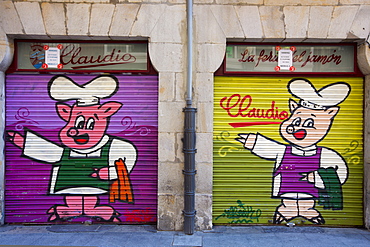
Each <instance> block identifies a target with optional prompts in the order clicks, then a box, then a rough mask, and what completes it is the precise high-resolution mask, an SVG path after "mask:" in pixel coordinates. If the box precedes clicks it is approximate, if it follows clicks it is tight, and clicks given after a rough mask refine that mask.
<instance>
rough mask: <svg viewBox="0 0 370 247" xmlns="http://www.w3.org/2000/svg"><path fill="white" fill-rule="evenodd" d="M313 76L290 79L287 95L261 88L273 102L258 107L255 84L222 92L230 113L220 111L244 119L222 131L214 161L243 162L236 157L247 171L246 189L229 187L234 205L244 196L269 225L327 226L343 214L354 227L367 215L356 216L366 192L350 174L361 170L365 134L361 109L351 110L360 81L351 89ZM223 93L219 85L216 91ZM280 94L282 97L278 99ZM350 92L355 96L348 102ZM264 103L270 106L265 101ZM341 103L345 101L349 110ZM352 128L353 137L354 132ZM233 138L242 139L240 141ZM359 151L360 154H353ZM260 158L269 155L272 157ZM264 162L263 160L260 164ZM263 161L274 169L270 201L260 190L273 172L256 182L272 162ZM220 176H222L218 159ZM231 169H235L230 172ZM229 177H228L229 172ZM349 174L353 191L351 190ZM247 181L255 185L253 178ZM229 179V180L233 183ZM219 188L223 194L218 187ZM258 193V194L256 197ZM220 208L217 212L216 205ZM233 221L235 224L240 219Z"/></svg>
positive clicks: (222, 102) (222, 101) (224, 106)
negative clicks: (356, 202) (252, 87)
mask: <svg viewBox="0 0 370 247" xmlns="http://www.w3.org/2000/svg"><path fill="white" fill-rule="evenodd" d="M334 79H335V78H334ZM280 81H281V80H280ZM312 81H315V79H307V78H293V79H290V80H289V81H287V83H286V87H285V88H286V91H287V93H283V92H282V89H280V91H279V92H280V93H281V94H278V93H276V92H275V93H272V94H263V96H266V97H267V98H265V99H262V98H263V97H261V98H260V99H259V101H257V100H256V101H257V102H263V101H268V103H267V104H262V107H258V103H256V102H255V101H253V100H254V95H258V94H257V93H253V91H252V90H251V89H244V88H242V89H241V91H246V90H251V92H250V93H249V94H246V95H244V94H235V93H234V94H232V95H230V96H226V97H220V100H219V106H220V108H221V109H223V111H224V112H222V111H219V112H220V113H223V114H224V113H225V112H226V113H227V116H228V119H230V117H232V118H234V119H235V120H236V119H239V120H240V119H241V118H243V120H242V121H235V120H234V121H230V122H229V123H228V125H229V127H226V126H225V127H226V128H225V129H224V130H223V131H222V132H221V134H220V136H219V137H216V141H215V142H214V143H215V145H217V147H218V145H224V146H222V147H221V148H219V149H218V154H219V157H217V158H215V160H216V163H218V160H220V161H222V160H223V161H224V162H226V163H228V162H230V161H231V160H232V158H234V157H238V159H239V160H240V159H242V160H243V161H239V160H235V161H234V162H236V163H237V164H238V165H239V164H240V166H236V165H235V163H233V165H231V164H230V166H231V167H230V168H233V167H237V169H238V171H243V169H244V171H243V172H242V174H240V173H239V176H240V177H244V178H245V180H244V181H243V183H242V182H241V181H242V179H241V178H239V179H237V180H235V183H240V187H241V188H242V187H243V186H245V187H246V188H247V190H246V191H245V193H244V194H242V193H240V192H239V190H236V191H235V194H238V195H239V196H237V197H235V198H234V196H235V195H233V194H232V193H231V195H230V197H232V198H233V199H232V201H231V202H232V203H233V204H236V203H235V202H237V201H243V204H244V205H247V206H248V207H250V208H252V207H253V208H258V209H259V210H260V214H259V219H258V221H259V222H256V221H254V222H253V223H263V220H266V221H267V222H266V223H273V224H286V223H289V222H293V223H297V224H302V223H306V224H316V225H321V224H335V220H337V221H340V220H341V218H344V219H343V220H342V223H340V224H342V225H346V224H348V225H353V224H354V225H356V224H359V223H358V222H361V219H355V220H353V219H351V218H352V217H354V215H355V216H356V217H359V218H360V216H359V215H358V211H357V210H360V211H361V209H360V206H359V205H353V204H350V203H353V200H354V201H357V200H358V201H360V198H361V195H360V193H361V192H360V191H361V190H360V189H361V185H360V181H356V180H357V178H352V179H350V177H351V175H352V172H353V174H354V175H352V176H359V174H358V173H361V165H362V164H361V163H362V159H361V157H362V150H361V145H360V143H361V142H362V140H361V135H360V133H356V132H357V129H361V120H362V119H361V117H362V114H361V113H359V115H351V114H352V112H356V111H357V110H356V108H357V107H358V106H357V105H356V104H354V102H358V103H359V104H360V106H361V103H360V101H361V99H357V97H358V95H353V96H352V94H358V93H359V90H358V89H359V88H358V85H354V88H355V90H352V85H351V84H350V83H347V82H346V81H345V80H343V81H339V80H338V81H333V82H329V83H325V84H324V83H321V84H320V86H316V85H315V84H314V83H313V82H312ZM275 87H276V86H275ZM265 90H266V91H267V90H268V89H265ZM217 93H218V92H217V89H216V95H217ZM230 94H231V93H230ZM239 95H240V96H239ZM243 95H244V97H243ZM283 95H286V96H287V97H286V96H284V97H286V98H285V100H286V103H285V104H286V105H287V106H288V109H287V108H284V99H283ZM350 96H351V97H350ZM269 97H271V98H269ZM277 97H280V99H278V100H276V98H277ZM349 97H350V98H351V99H350V100H349V101H350V102H349V104H347V105H346V101H347V98H349ZM253 103H254V104H253ZM264 105H269V106H270V107H263V106H264ZM342 105H344V106H345V107H344V112H343V113H342ZM349 106H351V107H352V108H353V109H351V107H349ZM285 109H286V110H285ZM358 112H359V111H358ZM216 114H217V113H216ZM341 114H342V115H341ZM357 114H358V113H357ZM338 116H340V117H338ZM337 118H338V120H337ZM230 120H231V119H230ZM255 120H257V121H255ZM345 123H348V125H347V126H346V125H345ZM351 125H352V127H354V128H353V129H351V127H350V126H351ZM275 126H276V127H275ZM230 127H231V128H230ZM332 128H334V129H335V130H334V132H335V133H334V134H331V131H332ZM216 129H217V128H216ZM352 133H355V135H351V134H352ZM356 136H357V137H356ZM220 137H221V138H220ZM232 138H234V139H235V141H237V143H239V145H240V144H241V145H240V146H238V145H237V144H234V143H235V142H234V141H233V140H232ZM217 140H223V141H224V142H225V141H226V142H228V144H227V145H226V146H225V144H222V143H221V142H218V141H217ZM230 144H231V145H230ZM217 147H215V149H216V150H217ZM225 147H228V148H225ZM243 150H244V151H243ZM243 153H245V154H243ZM251 155H253V156H255V157H256V158H257V159H255V158H253V157H252V156H251ZM226 157H228V158H226ZM354 157H357V158H358V159H357V160H355V159H354ZM258 159H262V160H266V162H267V163H265V162H264V161H262V160H261V161H258ZM243 163H244V164H243ZM259 164H260V165H261V166H260V168H259V169H258V168H257V167H258V165H259ZM265 164H266V165H268V166H270V167H271V168H269V170H270V171H271V173H272V175H271V178H270V179H271V180H270V181H271V184H270V185H271V187H270V193H271V194H270V196H269V197H270V198H271V202H270V200H268V199H264V200H262V199H261V198H260V195H256V194H254V193H255V191H258V190H260V191H261V192H265V191H266V192H267V190H266V189H267V186H266V185H267V182H266V181H267V177H266V176H264V175H261V176H260V177H261V179H260V181H258V175H256V174H257V173H258V172H257V171H260V172H265V171H266V169H267V167H268V166H266V165H265ZM256 166H257V167H256ZM243 167H244V168H243ZM253 168H254V170H253ZM252 170H253V176H252V174H251V171H252ZM235 172H237V171H235ZM215 174H216V175H218V174H217V164H216V172H215ZM229 174H231V172H230V173H227V174H225V175H229ZM243 174H245V175H243ZM263 174H265V173H263ZM360 176H362V175H360ZM228 178H229V179H230V177H229V176H228ZM220 180H221V178H220ZM349 180H350V182H349V183H350V185H349V190H345V188H346V187H345V186H346V184H347V181H349ZM248 181H250V183H251V184H248ZM252 181H253V182H252ZM244 183H245V184H248V185H244ZM253 183H254V184H253ZM354 184H357V185H354ZM225 185H226V186H229V185H228V184H227V182H225ZM355 186H357V188H356V187H355ZM252 187H253V189H252ZM262 187H264V188H262ZM354 187H355V188H354ZM215 188H217V184H216V186H215ZM214 192H215V194H216V196H215V197H216V200H217V193H218V190H217V189H216V190H214ZM251 192H252V193H251ZM253 192H254V193H253ZM229 193H230V191H229ZM351 193H352V194H351ZM219 194H220V195H221V194H222V193H219ZM253 196H255V198H250V197H253ZM346 196H347V197H346ZM356 197H357V198H356ZM354 198H356V199H354ZM242 199H243V200H242ZM276 199H278V200H280V204H277V205H276V204H275V206H273V204H274V203H273V202H274V201H276ZM248 201H249V202H248ZM263 202H264V203H263ZM346 205H347V208H346ZM356 207H358V208H356ZM354 208H356V209H355V210H354ZM214 209H216V211H217V208H216V207H214ZM224 210H226V207H225V209H224ZM344 211H345V212H344ZM351 211H352V212H351ZM353 211H354V212H353ZM222 212H223V211H221V213H222ZM221 213H219V214H216V215H215V216H216V217H215V219H217V220H219V219H220V216H224V218H225V213H226V211H224V213H223V214H221ZM351 213H352V215H351ZM268 215H270V216H268ZM226 218H227V217H226ZM269 218H270V219H269ZM225 220H226V219H225ZM238 220H239V221H238V222H242V221H243V219H238ZM228 222H229V223H230V222H231V223H232V222H235V219H234V220H233V221H228ZM328 222H329V223H328Z"/></svg>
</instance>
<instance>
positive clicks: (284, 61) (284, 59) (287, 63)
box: [278, 49, 293, 70]
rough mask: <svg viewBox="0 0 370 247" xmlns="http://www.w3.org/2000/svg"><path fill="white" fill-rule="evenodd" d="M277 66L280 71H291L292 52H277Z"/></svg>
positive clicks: (285, 50)
mask: <svg viewBox="0 0 370 247" xmlns="http://www.w3.org/2000/svg"><path fill="white" fill-rule="evenodd" d="M278 66H279V67H280V69H281V70H291V67H293V51H292V50H290V49H289V50H288V49H281V50H279V51H278Z"/></svg>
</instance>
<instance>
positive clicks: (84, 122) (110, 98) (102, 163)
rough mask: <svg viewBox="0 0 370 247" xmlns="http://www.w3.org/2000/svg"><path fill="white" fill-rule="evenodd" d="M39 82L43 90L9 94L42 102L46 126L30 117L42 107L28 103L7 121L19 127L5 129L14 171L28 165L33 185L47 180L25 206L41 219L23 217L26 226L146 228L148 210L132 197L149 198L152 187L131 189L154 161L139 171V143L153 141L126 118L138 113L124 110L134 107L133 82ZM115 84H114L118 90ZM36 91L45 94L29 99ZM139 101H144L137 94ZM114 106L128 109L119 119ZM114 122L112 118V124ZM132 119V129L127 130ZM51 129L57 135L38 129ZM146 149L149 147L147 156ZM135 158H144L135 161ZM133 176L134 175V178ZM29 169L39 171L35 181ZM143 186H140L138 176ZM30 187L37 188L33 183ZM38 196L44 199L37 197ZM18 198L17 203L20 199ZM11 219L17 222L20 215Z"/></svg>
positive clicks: (142, 148) (150, 213) (54, 79)
mask: <svg viewBox="0 0 370 247" xmlns="http://www.w3.org/2000/svg"><path fill="white" fill-rule="evenodd" d="M44 77H45V78H41V81H44V82H45V83H44V84H43V83H39V84H40V85H37V86H36V85H34V87H38V90H37V89H35V88H31V87H30V88H27V87H28V86H25V87H26V88H25V89H16V91H18V92H20V91H23V93H24V91H27V90H29V91H30V93H31V94H32V92H34V95H30V96H31V98H32V99H31V100H29V102H33V101H37V100H40V102H44V104H45V106H44V107H45V111H48V112H51V111H50V110H49V108H50V107H51V106H52V105H53V107H54V111H55V113H54V115H49V116H48V117H47V118H45V116H43V117H40V116H36V115H37V114H42V108H43V106H42V103H41V104H38V103H36V104H35V103H31V104H30V106H29V107H27V105H24V106H23V107H19V108H18V109H17V113H16V115H15V118H16V119H18V120H21V121H17V122H16V123H15V124H13V125H10V126H8V127H7V135H8V140H9V143H11V145H13V146H14V147H16V148H18V149H19V150H20V153H18V154H16V152H15V153H14V158H15V156H16V155H19V156H20V158H19V161H18V162H19V163H20V164H19V165H21V167H22V164H24V163H26V162H28V164H29V165H28V168H29V170H28V172H29V174H30V177H31V176H32V175H31V174H32V173H33V174H35V173H37V176H38V178H41V177H42V179H43V180H48V182H47V184H46V183H42V181H40V182H41V183H42V184H43V185H44V186H45V188H42V191H43V192H42V193H37V195H35V196H36V197H37V198H39V199H35V200H32V202H33V203H34V205H28V207H30V208H32V207H34V208H37V210H38V208H40V207H41V208H44V210H45V209H46V210H45V211H44V214H45V215H42V217H41V216H39V215H38V214H40V213H39V212H36V211H34V212H31V213H30V214H33V215H27V217H30V216H32V217H34V219H31V220H29V221H31V222H32V220H33V222H36V223H37V222H43V221H47V222H90V223H93V222H115V223H119V222H135V223H138V222H151V221H154V220H155V215H154V211H155V207H153V206H151V205H150V202H148V199H147V196H146V197H145V198H144V197H143V195H142V194H143V193H140V191H141V192H142V191H144V189H145V188H146V189H149V190H151V188H153V187H155V182H154V183H153V181H147V182H146V183H142V182H141V181H139V180H140V179H139V175H140V173H143V171H145V170H148V169H149V168H148V166H153V165H154V160H153V159H151V158H150V157H149V158H147V159H146V160H147V162H146V163H144V162H143V161H144V159H141V160H140V158H139V157H140V156H141V155H144V156H145V155H146V154H145V152H148V151H147V149H145V148H147V146H148V144H146V145H145V138H149V139H150V138H152V137H153V136H152V135H151V134H150V133H151V132H153V133H152V134H155V133H156V129H155V126H145V125H138V124H139V122H140V121H141V122H145V118H146V119H147V118H148V116H145V117H140V116H135V114H134V113H133V112H138V110H140V109H141V110H144V109H145V106H143V105H142V104H141V106H140V103H138V104H137V105H136V106H135V107H134V106H130V105H131V104H134V103H135V102H134V101H135V99H132V96H134V97H135V95H134V94H137V93H138V91H140V89H136V90H137V91H136V93H135V90H134V89H129V87H130V85H131V86H132V85H133V82H136V80H137V78H134V79H129V81H128V82H127V80H128V79H125V78H123V77H122V76H121V77H118V78H117V77H115V76H105V75H103V76H77V77H75V79H73V78H71V77H68V76H64V75H63V76H59V75H58V76H54V77H51V78H50V76H49V77H48V76H44ZM48 78H50V79H49V80H48ZM86 79H88V80H86ZM119 79H121V80H122V82H121V83H120V81H119ZM130 80H132V81H131V82H130ZM10 81H11V80H10ZM145 81H148V83H154V82H153V80H151V79H150V80H149V79H146V80H145V79H144V82H143V83H144V84H145ZM149 81H150V82H149ZM123 90H127V91H130V90H131V91H130V93H131V94H132V96H129V95H126V96H125V97H123V93H124V92H123ZM40 91H42V92H44V93H45V92H47V94H46V95H45V94H43V95H42V96H39V97H37V94H40ZM142 93H143V94H145V90H143V91H142ZM117 94H118V95H117ZM37 98H39V99H37ZM47 98H49V100H47ZM125 98H126V101H125ZM130 98H131V102H130ZM119 100H122V101H123V102H127V106H126V107H127V108H129V109H127V110H125V111H123V112H124V113H123V114H125V115H122V113H119V111H120V109H122V108H124V107H125V103H123V102H120V101H119ZM132 100H133V101H132ZM153 100H156V99H155V98H154V99H153ZM149 101H150V100H149ZM140 107H142V108H140ZM130 111H131V112H130ZM126 114H129V115H126ZM153 114H155V112H154V111H153ZM115 115H120V116H118V117H116V118H114V117H115ZM149 115H150V114H149ZM57 118H58V119H57ZM135 118H136V119H137V122H134V120H133V119H135ZM41 119H42V121H40V120H41ZM53 121H55V122H58V124H55V126H59V129H52V130H51V129H47V130H46V129H45V128H44V127H45V126H41V125H51V124H52V122H53ZM147 122H148V121H147ZM153 124H154V125H155V123H153ZM111 125H112V126H111ZM154 145H155V143H154ZM154 145H152V144H149V146H152V148H154ZM8 150H9V149H8ZM141 151H142V152H144V153H140V152H141ZM9 160H10V161H11V162H8V163H12V162H14V161H12V160H11V158H9ZM16 165H17V164H9V166H8V170H9V172H8V173H9V174H10V175H11V173H12V172H11V170H12V168H10V167H14V169H16ZM45 166H46V167H49V170H48V172H49V176H46V170H45V169H46V168H45ZM140 166H141V168H140ZM136 168H138V169H137V176H136V178H135V171H136ZM32 169H36V171H35V170H32ZM37 169H40V170H41V174H42V175H40V172H38V171H37ZM133 174H134V175H133ZM151 175H152V176H156V174H151ZM143 178H144V179H145V175H143ZM143 178H141V179H143ZM150 179H152V178H150ZM150 179H149V180H150ZM30 180H33V179H32V178H30ZM34 182H36V184H37V182H38V181H34ZM29 186H31V187H32V185H28V187H29ZM18 188H19V186H18ZM26 188H27V186H26ZM34 189H35V190H36V191H37V190H39V189H41V187H40V186H35V188H34ZM27 193H29V194H32V193H33V192H27V189H25V190H24V191H23V194H27ZM43 193H45V194H44V196H43V197H40V196H41V194H43ZM146 193H149V194H150V192H146ZM46 194H47V195H48V196H46ZM9 197H11V195H9ZM18 198H20V200H22V197H21V196H18ZM54 198H55V199H54ZM142 199H146V202H145V204H146V205H145V206H144V205H140V204H142V203H140V201H141V200H142ZM26 200H30V198H29V197H28V198H26ZM43 204H46V205H48V206H46V205H43ZM11 205H14V204H12V202H9V207H11ZM40 205H42V206H40ZM13 207H14V206H13ZM151 207H152V208H151ZM14 212H15V214H19V215H20V214H21V213H20V212H21V210H19V211H18V212H16V210H14ZM8 215H9V216H8V218H9V219H12V218H11V217H12V216H11V215H12V214H11V213H8ZM35 215H36V216H35ZM45 217H47V220H45ZM10 221H11V220H10Z"/></svg>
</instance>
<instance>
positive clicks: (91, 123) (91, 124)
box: [86, 117, 95, 130]
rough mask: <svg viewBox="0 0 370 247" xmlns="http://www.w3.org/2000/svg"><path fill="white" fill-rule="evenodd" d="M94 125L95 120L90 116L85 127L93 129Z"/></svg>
mask: <svg viewBox="0 0 370 247" xmlns="http://www.w3.org/2000/svg"><path fill="white" fill-rule="evenodd" d="M94 126H95V120H94V119H93V118H92V117H91V118H89V120H87V124H86V129H88V130H93V129H94Z"/></svg>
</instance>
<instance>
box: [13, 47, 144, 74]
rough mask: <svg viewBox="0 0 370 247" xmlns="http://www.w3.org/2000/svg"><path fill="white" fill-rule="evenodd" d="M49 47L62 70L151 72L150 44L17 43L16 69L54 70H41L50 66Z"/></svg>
mask: <svg viewBox="0 0 370 247" xmlns="http://www.w3.org/2000/svg"><path fill="white" fill-rule="evenodd" d="M45 47H50V48H52V49H54V50H55V48H54V47H59V48H58V50H56V51H57V52H58V53H59V54H58V59H59V61H58V62H59V63H58V64H60V66H59V67H58V69H59V70H61V71H78V70H98V71H99V70H103V71H117V70H121V71H146V70H148V57H147V56H148V50H147V43H140V42H136V43H127V42H117V43H109V42H108V43H76V42H75V43H72V42H71V43H69V42H58V43H45V42H39V43H38V42H26V41H24V42H23V41H20V42H16V48H17V66H16V67H17V69H18V70H37V69H51V68H55V67H57V66H54V67H50V66H47V67H42V65H43V64H47V63H46V61H45V58H47V57H46V56H45V55H46V53H47V52H49V49H45Z"/></svg>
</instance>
